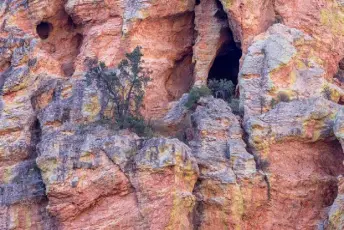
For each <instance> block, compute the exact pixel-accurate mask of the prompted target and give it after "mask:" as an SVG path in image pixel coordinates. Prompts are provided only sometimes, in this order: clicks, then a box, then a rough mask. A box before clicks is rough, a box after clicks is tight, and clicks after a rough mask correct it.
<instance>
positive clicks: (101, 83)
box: [86, 47, 152, 136]
mask: <svg viewBox="0 0 344 230" xmlns="http://www.w3.org/2000/svg"><path fill="white" fill-rule="evenodd" d="M142 56H143V54H142V52H141V47H136V48H135V49H134V50H133V51H132V52H131V53H127V54H126V57H125V58H124V59H123V60H122V61H121V62H120V63H119V65H118V66H117V69H109V68H108V67H107V66H106V65H105V63H104V62H98V60H94V59H93V60H90V61H89V63H88V68H89V70H88V72H87V74H86V80H87V83H88V85H90V84H92V83H93V82H95V83H96V86H97V88H98V90H100V91H101V92H102V94H103V95H104V96H105V97H106V98H108V102H107V105H106V107H107V106H108V105H111V107H112V109H111V116H110V118H109V120H110V122H112V123H113V124H115V125H116V127H117V128H118V129H131V130H133V131H135V132H136V133H137V134H139V135H145V136H150V135H152V130H151V128H150V127H149V125H148V124H147V122H145V120H144V119H143V116H142V115H141V113H140V109H141V107H142V102H143V98H144V95H145V90H144V89H145V87H146V86H147V83H148V82H149V81H150V80H151V79H150V77H149V75H150V74H151V71H149V70H147V69H144V68H143V67H142V63H143V60H142ZM104 119H105V118H104Z"/></svg>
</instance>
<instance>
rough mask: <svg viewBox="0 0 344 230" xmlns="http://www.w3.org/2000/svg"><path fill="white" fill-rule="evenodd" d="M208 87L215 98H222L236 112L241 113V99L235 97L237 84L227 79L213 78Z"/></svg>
mask: <svg viewBox="0 0 344 230" xmlns="http://www.w3.org/2000/svg"><path fill="white" fill-rule="evenodd" d="M208 87H209V89H210V90H211V92H212V94H213V96H214V97H215V98H221V99H223V100H225V101H226V102H228V104H229V106H230V107H231V109H232V112H233V113H234V114H237V115H239V114H240V109H239V104H240V101H239V99H237V98H235V85H234V84H233V82H232V81H230V80H227V79H220V80H216V79H211V80H209V81H208Z"/></svg>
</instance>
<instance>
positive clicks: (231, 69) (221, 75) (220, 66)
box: [208, 28, 242, 85]
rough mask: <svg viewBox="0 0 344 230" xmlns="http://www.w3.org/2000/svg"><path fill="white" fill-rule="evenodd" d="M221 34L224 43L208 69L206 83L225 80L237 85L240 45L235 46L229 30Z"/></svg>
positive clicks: (240, 53)
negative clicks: (224, 34) (223, 34)
mask: <svg viewBox="0 0 344 230" xmlns="http://www.w3.org/2000/svg"><path fill="white" fill-rule="evenodd" d="M223 33H226V36H225V37H226V38H225V41H224V42H223V44H222V46H221V47H220V49H219V50H218V52H217V55H216V58H215V60H214V62H213V65H212V67H211V68H210V71H209V75H208V81H209V80H211V79H216V80H220V79H226V80H230V81H232V82H233V84H234V85H237V84H238V74H239V65H240V64H239V61H240V58H241V55H242V51H241V49H240V44H236V43H235V41H234V39H233V34H232V32H231V31H230V29H229V28H227V29H226V30H225V31H224V32H223Z"/></svg>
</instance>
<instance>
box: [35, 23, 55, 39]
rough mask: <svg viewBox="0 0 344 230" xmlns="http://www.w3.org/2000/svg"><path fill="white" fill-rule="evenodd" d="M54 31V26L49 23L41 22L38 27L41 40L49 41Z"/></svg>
mask: <svg viewBox="0 0 344 230" xmlns="http://www.w3.org/2000/svg"><path fill="white" fill-rule="evenodd" d="M51 31H53V25H52V24H51V23H49V22H41V23H39V24H38V25H37V27H36V32H37V34H38V36H39V37H40V38H41V39H43V40H44V39H47V38H48V37H49V35H50V33H51Z"/></svg>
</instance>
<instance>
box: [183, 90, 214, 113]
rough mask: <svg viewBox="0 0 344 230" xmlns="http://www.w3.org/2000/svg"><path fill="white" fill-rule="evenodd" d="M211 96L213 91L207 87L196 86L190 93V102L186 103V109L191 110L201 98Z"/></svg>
mask: <svg viewBox="0 0 344 230" xmlns="http://www.w3.org/2000/svg"><path fill="white" fill-rule="evenodd" d="M209 95H211V90H210V89H209V88H208V87H207V86H205V85H202V86H194V87H193V88H192V89H191V90H190V93H189V97H188V101H187V102H186V103H185V107H186V108H188V109H191V108H192V107H193V106H194V105H195V104H196V103H197V101H198V100H199V99H200V98H201V97H206V96H209Z"/></svg>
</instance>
